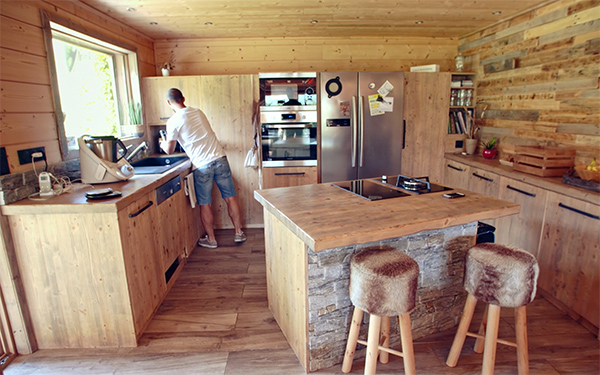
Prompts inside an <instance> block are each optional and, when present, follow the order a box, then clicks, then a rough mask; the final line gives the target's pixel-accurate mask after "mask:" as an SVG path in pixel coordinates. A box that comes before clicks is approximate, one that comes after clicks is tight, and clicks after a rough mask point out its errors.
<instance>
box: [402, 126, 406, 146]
mask: <svg viewBox="0 0 600 375" xmlns="http://www.w3.org/2000/svg"><path fill="white" fill-rule="evenodd" d="M402 124H403V125H404V126H403V127H402V149H403V150H404V147H406V120H402Z"/></svg>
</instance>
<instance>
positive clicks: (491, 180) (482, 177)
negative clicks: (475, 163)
mask: <svg viewBox="0 0 600 375" xmlns="http://www.w3.org/2000/svg"><path fill="white" fill-rule="evenodd" d="M473 176H475V177H479V178H481V179H482V180H486V181H489V182H494V179H492V178H488V177H485V176H482V175H480V174H477V173H473Z"/></svg>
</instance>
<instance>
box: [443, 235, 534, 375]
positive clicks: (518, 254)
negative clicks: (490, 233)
mask: <svg viewBox="0 0 600 375" xmlns="http://www.w3.org/2000/svg"><path fill="white" fill-rule="evenodd" d="M538 274H539V267H538V264H537V261H536V260H535V257H534V256H533V255H531V254H529V253H528V252H526V251H524V250H521V249H517V248H512V247H508V246H503V245H498V244H493V243H483V244H478V245H476V246H474V247H472V248H471V249H469V251H468V252H467V257H466V261H465V284H464V285H465V289H466V290H467V292H468V293H469V294H468V296H467V302H466V303H465V308H464V310H463V313H462V318H461V320H460V324H459V325H458V329H457V331H456V336H455V337H454V342H453V343H452V347H451V348H450V353H449V354H448V360H447V361H446V364H447V365H448V366H450V367H454V366H456V364H457V362H458V357H459V356H460V352H461V350H462V347H463V344H464V342H465V338H466V336H471V337H476V338H477V340H476V342H475V348H474V350H475V352H477V353H481V352H482V351H483V366H482V370H481V373H482V374H484V375H488V374H490V375H491V374H493V373H494V362H495V358H496V344H497V343H501V344H505V345H510V346H514V347H516V348H517V363H518V369H519V375H527V374H529V354H528V350H527V317H526V308H525V305H527V304H528V303H529V302H531V301H533V298H534V297H535V289H536V282H537V277H538ZM477 301H483V302H485V303H486V304H488V305H487V307H486V310H485V313H484V317H483V320H482V323H481V326H480V328H479V333H477V334H475V333H471V332H468V330H469V326H470V324H471V319H472V318H473V312H474V311H475V305H476V304H477ZM501 307H513V308H515V331H516V343H514V342H510V341H506V340H501V339H498V325H499V322H500V308H501Z"/></svg>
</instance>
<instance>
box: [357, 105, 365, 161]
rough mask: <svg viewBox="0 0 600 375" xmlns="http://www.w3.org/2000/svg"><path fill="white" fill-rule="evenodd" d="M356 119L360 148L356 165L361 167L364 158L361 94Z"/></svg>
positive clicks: (363, 117) (363, 120)
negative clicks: (358, 128)
mask: <svg viewBox="0 0 600 375" xmlns="http://www.w3.org/2000/svg"><path fill="white" fill-rule="evenodd" d="M358 121H359V126H360V133H359V134H358V136H359V137H360V138H359V141H360V148H359V149H358V160H359V162H358V166H359V167H362V166H363V162H364V160H365V157H364V154H365V153H364V151H365V137H364V135H365V114H364V113H363V97H362V95H361V96H359V97H358Z"/></svg>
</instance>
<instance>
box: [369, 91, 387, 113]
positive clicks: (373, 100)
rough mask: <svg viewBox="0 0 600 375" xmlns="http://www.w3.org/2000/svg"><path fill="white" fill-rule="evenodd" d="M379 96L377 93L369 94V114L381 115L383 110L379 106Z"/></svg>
mask: <svg viewBox="0 0 600 375" xmlns="http://www.w3.org/2000/svg"><path fill="white" fill-rule="evenodd" d="M379 98H381V96H380V95H379V94H374V95H369V112H370V114H371V116H378V115H383V114H384V113H385V112H384V111H383V110H382V109H381V108H380V107H381V102H380V101H379V100H378V99H379Z"/></svg>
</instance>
